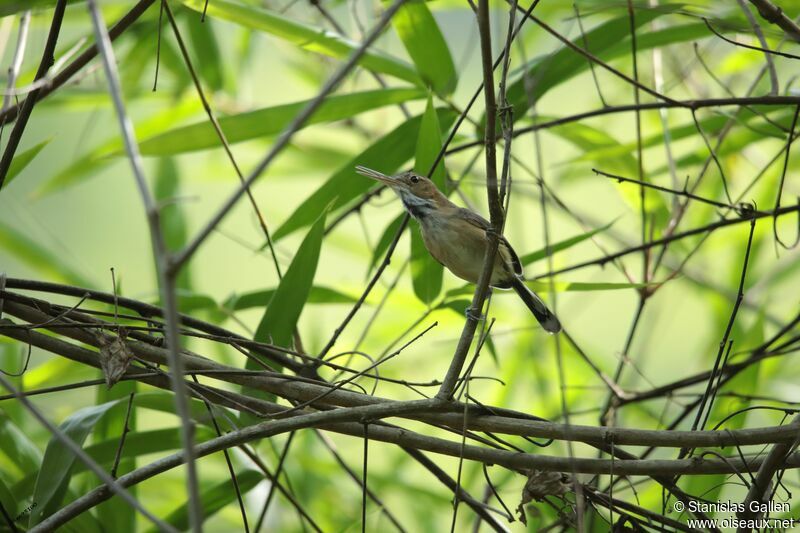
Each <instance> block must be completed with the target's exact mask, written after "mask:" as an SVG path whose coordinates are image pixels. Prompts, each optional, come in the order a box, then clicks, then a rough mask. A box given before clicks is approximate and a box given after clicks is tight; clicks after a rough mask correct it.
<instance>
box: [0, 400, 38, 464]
mask: <svg viewBox="0 0 800 533" xmlns="http://www.w3.org/2000/svg"><path fill="white" fill-rule="evenodd" d="M0 451H2V452H3V454H4V455H5V456H6V457H7V458H8V459H9V460H10V461H11V464H13V465H14V467H15V468H17V469H18V470H19V472H20V473H21V474H29V473H32V472H36V471H38V470H39V465H40V464H41V463H42V452H41V451H40V450H39V448H37V447H36V445H35V444H34V443H33V442H32V441H31V440H30V439H29V438H28V437H27V436H26V435H25V433H23V432H22V430H21V429H20V428H19V427H17V425H16V424H14V422H12V421H11V419H10V418H8V417H7V416H6V415H4V414H2V413H0Z"/></svg>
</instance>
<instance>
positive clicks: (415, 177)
mask: <svg viewBox="0 0 800 533" xmlns="http://www.w3.org/2000/svg"><path fill="white" fill-rule="evenodd" d="M410 179H411V183H419V178H418V177H417V176H411V178H410Z"/></svg>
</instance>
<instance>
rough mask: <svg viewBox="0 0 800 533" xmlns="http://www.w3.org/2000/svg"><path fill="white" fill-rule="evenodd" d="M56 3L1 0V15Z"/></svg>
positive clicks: (70, 1)
mask: <svg viewBox="0 0 800 533" xmlns="http://www.w3.org/2000/svg"><path fill="white" fill-rule="evenodd" d="M78 1H79V0H67V4H72V3H75V2H78ZM55 4H56V1H55V0H2V1H0V17H6V16H8V15H14V14H15V13H20V12H22V11H27V10H29V9H34V8H39V7H41V8H46V7H52V6H54V5H55Z"/></svg>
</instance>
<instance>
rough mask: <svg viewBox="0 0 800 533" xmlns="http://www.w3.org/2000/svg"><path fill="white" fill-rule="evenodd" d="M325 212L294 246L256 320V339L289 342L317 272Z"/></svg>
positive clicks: (284, 344) (277, 342)
mask: <svg viewBox="0 0 800 533" xmlns="http://www.w3.org/2000/svg"><path fill="white" fill-rule="evenodd" d="M326 213H327V209H325V210H323V211H322V214H321V215H320V216H319V218H317V221H316V222H314V225H313V226H311V229H310V230H309V231H308V234H307V235H306V237H305V239H303V242H302V243H301V244H300V247H299V248H298V249H297V253H296V254H295V256H294V258H293V259H292V262H291V263H290V264H289V268H287V269H286V272H285V273H284V275H283V278H282V279H281V282H280V283H279V284H278V288H277V289H276V290H275V293H274V294H273V296H272V299H271V300H270V302H269V305H268V306H267V309H266V311H265V312H264V316H263V317H262V318H261V322H260V323H259V324H258V328H257V329H256V334H255V337H254V338H255V340H257V341H259V342H270V343H272V344H276V345H278V346H285V347H290V346H291V344H292V335H293V334H294V330H295V327H296V326H297V320H298V319H299V318H300V313H301V312H302V311H303V307H304V306H305V304H306V301H307V300H308V297H309V294H310V293H311V287H312V285H313V282H314V275H315V274H316V272H317V263H318V262H319V254H320V250H321V248H322V238H323V237H324V235H325V215H326ZM251 364H252V361H248V368H250V367H251Z"/></svg>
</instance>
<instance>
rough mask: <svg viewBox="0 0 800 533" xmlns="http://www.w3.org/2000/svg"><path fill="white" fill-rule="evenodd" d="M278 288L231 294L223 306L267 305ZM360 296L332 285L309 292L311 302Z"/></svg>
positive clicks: (352, 300)
mask: <svg viewBox="0 0 800 533" xmlns="http://www.w3.org/2000/svg"><path fill="white" fill-rule="evenodd" d="M275 291H276V289H264V290H260V291H253V292H246V293H244V294H237V295H232V296H230V297H229V298H228V299H227V300H225V302H223V303H222V307H224V308H226V309H230V310H231V311H242V310H244V309H251V308H253V307H266V306H267V305H268V304H269V302H270V301H271V300H272V298H273V296H274V295H275ZM356 301H358V298H356V297H354V296H350V295H349V294H345V293H343V292H340V291H337V290H336V289H332V288H330V287H321V286H316V285H315V286H313V287H311V291H310V292H309V293H308V301H307V302H306V303H309V304H312V303H314V304H352V303H355V302H356Z"/></svg>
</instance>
